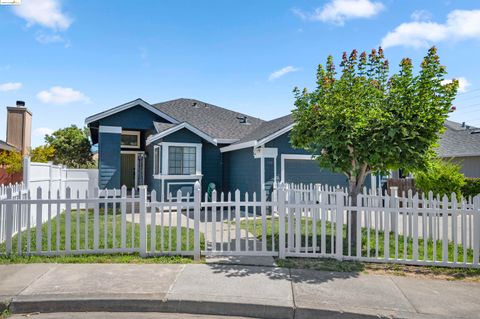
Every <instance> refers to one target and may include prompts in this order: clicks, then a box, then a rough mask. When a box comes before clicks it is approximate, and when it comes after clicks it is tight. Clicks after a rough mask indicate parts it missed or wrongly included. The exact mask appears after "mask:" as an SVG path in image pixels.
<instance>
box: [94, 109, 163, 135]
mask: <svg viewBox="0 0 480 319" xmlns="http://www.w3.org/2000/svg"><path fill="white" fill-rule="evenodd" d="M154 121H155V122H163V123H168V121H166V120H165V119H164V118H162V117H160V116H158V115H156V114H155V113H152V112H150V111H149V110H147V109H146V108H144V107H143V106H140V105H137V106H134V107H131V108H129V109H127V110H125V111H122V112H118V113H115V114H113V115H110V116H108V117H104V118H103V119H101V120H99V124H100V125H105V126H121V127H122V128H123V129H125V130H128V129H133V130H154V129H155V127H154V125H153V122H154Z"/></svg>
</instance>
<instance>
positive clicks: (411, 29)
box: [381, 10, 480, 48]
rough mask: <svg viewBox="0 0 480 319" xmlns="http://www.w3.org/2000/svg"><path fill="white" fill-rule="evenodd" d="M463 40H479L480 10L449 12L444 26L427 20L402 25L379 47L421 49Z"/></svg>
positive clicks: (386, 37)
mask: <svg viewBox="0 0 480 319" xmlns="http://www.w3.org/2000/svg"><path fill="white" fill-rule="evenodd" d="M413 17H414V18H415V16H413ZM465 39H480V10H454V11H451V12H450V13H449V14H448V16H447V21H446V22H445V23H444V24H442V23H437V22H432V21H428V20H427V21H412V22H405V23H402V24H400V25H399V26H398V27H396V28H395V30H393V31H391V32H389V33H388V34H387V35H386V36H385V37H384V38H383V39H382V43H381V45H382V47H384V48H388V47H394V46H399V45H403V46H407V47H413V48H423V47H427V46H430V45H432V44H435V43H438V42H442V41H460V40H465Z"/></svg>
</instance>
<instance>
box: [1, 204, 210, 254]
mask: <svg viewBox="0 0 480 319" xmlns="http://www.w3.org/2000/svg"><path fill="white" fill-rule="evenodd" d="M58 217H59V218H57V217H55V218H53V219H52V221H51V223H50V225H49V223H48V222H45V223H44V224H43V225H42V235H43V236H42V250H43V251H49V250H52V251H56V250H58V251H60V252H62V251H64V250H65V247H66V242H65V239H66V236H65V233H66V214H65V213H62V214H60V215H59V216H58ZM120 217H121V216H119V213H117V214H116V215H115V217H114V216H113V214H112V210H109V211H108V214H107V215H106V216H105V214H104V211H103V210H100V212H99V219H98V222H99V236H98V237H99V238H98V243H99V248H100V249H114V248H119V247H120V246H121V227H122V223H121V218H120ZM70 223H71V244H70V245H71V250H84V249H93V246H94V214H93V210H89V212H88V214H87V212H86V211H85V210H80V211H79V212H77V211H72V213H71V218H70ZM49 229H50V233H51V240H50V241H49V240H48V236H47V234H48V232H49ZM125 230H126V232H125V235H126V236H125V242H126V248H132V247H139V244H140V225H139V224H137V223H130V222H125ZM57 231H58V233H57ZM86 234H88V235H87V236H86ZM155 235H156V244H155V249H156V250H157V251H163V252H174V251H175V250H176V245H177V233H176V228H174V227H172V229H171V231H169V229H168V227H163V229H162V227H161V226H156V228H155ZM200 235H201V249H203V247H204V238H203V234H200ZM28 236H30V251H32V252H34V251H35V249H36V229H35V228H32V229H31V231H30V234H28V231H27V230H25V231H23V232H22V233H21V250H22V252H23V253H26V252H27V251H28V250H27V245H28V244H27V242H28V241H27V237H28ZM57 238H58V239H59V240H58V243H57ZM18 240H19V236H18V234H17V235H15V236H14V238H13V241H12V250H13V253H14V255H13V256H10V257H8V258H7V257H4V258H1V259H0V263H10V262H35V261H39V262H43V261H47V262H50V261H51V262H67V263H68V262H139V259H140V257H139V256H138V254H113V255H107V256H99V255H82V256H61V257H38V256H32V257H20V256H18ZM150 240H151V226H150V225H147V250H148V251H150V248H151V244H150ZM57 245H58V246H57ZM193 247H194V232H193V229H187V228H185V227H182V228H181V249H182V251H186V250H188V251H193ZM5 251H6V247H5V243H2V244H0V253H5ZM16 255H17V256H16ZM189 260H191V259H189V258H183V257H166V256H163V257H158V258H151V259H149V260H148V261H146V262H161V263H164V262H167V263H171V262H184V261H186V262H189Z"/></svg>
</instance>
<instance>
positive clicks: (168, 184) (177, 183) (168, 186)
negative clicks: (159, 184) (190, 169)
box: [167, 182, 196, 199]
mask: <svg viewBox="0 0 480 319" xmlns="http://www.w3.org/2000/svg"><path fill="white" fill-rule="evenodd" d="M195 183H196V182H171V183H167V198H168V197H169V195H170V185H192V186H193V191H194V192H195ZM194 195H195V194H193V193H192V194H190V198H191V197H193V196H194ZM172 198H177V193H175V194H173V193H172V197H171V198H168V199H172ZM183 198H186V199H188V198H189V197H186V196H185V197H183V196H182V199H183Z"/></svg>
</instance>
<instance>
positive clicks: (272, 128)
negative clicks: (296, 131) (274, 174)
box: [221, 114, 294, 152]
mask: <svg viewBox="0 0 480 319" xmlns="http://www.w3.org/2000/svg"><path fill="white" fill-rule="evenodd" d="M293 124H294V121H293V117H292V116H291V115H290V114H289V115H285V116H282V117H279V118H276V119H274V120H271V121H268V122H264V123H262V124H261V125H259V126H258V127H257V129H255V130H254V131H252V132H251V133H250V134H247V135H246V136H244V137H243V138H241V139H240V140H238V141H237V142H236V143H234V144H232V145H229V146H226V147H223V148H222V149H221V151H222V152H229V151H233V150H237V149H242V148H246V147H252V146H261V145H264V144H265V143H268V142H270V141H271V140H273V139H275V138H277V137H278V136H280V135H282V134H285V133H286V132H288V131H290V130H291V129H292V127H293Z"/></svg>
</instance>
